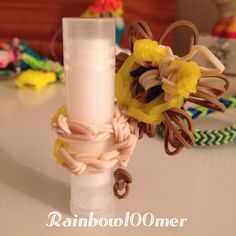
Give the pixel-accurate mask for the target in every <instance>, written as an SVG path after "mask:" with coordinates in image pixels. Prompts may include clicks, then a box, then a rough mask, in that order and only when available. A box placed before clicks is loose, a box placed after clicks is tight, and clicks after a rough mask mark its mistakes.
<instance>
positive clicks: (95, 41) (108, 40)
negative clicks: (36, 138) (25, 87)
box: [63, 18, 115, 217]
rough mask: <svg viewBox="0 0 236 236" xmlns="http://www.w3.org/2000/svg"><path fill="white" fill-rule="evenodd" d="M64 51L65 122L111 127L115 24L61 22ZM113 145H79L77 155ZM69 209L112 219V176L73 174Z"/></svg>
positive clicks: (75, 146) (107, 172) (76, 20)
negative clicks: (74, 121) (66, 119)
mask: <svg viewBox="0 0 236 236" xmlns="http://www.w3.org/2000/svg"><path fill="white" fill-rule="evenodd" d="M63 49H64V67H65V80H66V92H67V108H68V117H69V118H70V119H73V120H78V121H80V122H83V123H86V124H91V125H99V124H109V123H111V120H112V118H113V116H114V79H115V21H114V19H112V18H103V19H89V18H87V19H85V18H64V19H63ZM112 144H113V139H112V138H110V139H108V140H106V141H102V142H99V143H89V142H82V141H81V142H79V143H78V144H71V145H73V146H72V148H73V149H74V150H76V151H77V152H78V153H79V152H95V153H101V154H102V153H104V152H106V151H108V150H109V148H110V147H111V145H112ZM70 186H71V199H70V209H71V213H72V214H73V215H77V216H84V217H86V216H88V215H89V213H90V212H91V211H93V212H94V214H95V216H96V217H106V216H109V215H111V214H112V209H113V191H112V176H111V170H110V169H108V170H104V171H103V172H101V173H94V174H91V173H84V174H82V175H79V176H76V175H74V174H71V183H70Z"/></svg>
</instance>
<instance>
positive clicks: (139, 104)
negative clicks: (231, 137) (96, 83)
mask: <svg viewBox="0 0 236 236" xmlns="http://www.w3.org/2000/svg"><path fill="white" fill-rule="evenodd" d="M182 25H184V26H188V27H190V28H191V29H192V31H193V32H194V45H193V46H192V48H191V50H190V52H189V54H187V55H186V56H184V57H178V56H176V55H174V54H173V52H172V50H171V48H170V47H168V46H164V45H163V41H164V39H165V38H166V36H167V34H168V33H169V32H170V31H172V30H173V29H174V28H176V27H178V26H182ZM139 35H141V36H142V37H143V38H144V39H142V38H141V39H139V38H138V36H139ZM197 41H198V31H197V29H196V27H195V26H194V25H193V24H192V23H191V22H188V21H179V22H175V23H173V24H172V25H170V26H169V27H168V28H167V30H166V31H164V33H163V34H162V36H161V37H160V39H159V41H158V42H157V41H155V40H153V36H152V33H151V31H150V29H149V27H148V26H147V25H146V24H145V23H144V22H138V23H133V24H131V26H130V29H129V46H130V51H131V55H130V56H128V55H125V54H124V53H122V54H119V55H118V56H117V75H116V90H115V91H116V98H117V101H118V104H119V105H120V106H122V107H125V108H126V113H127V115H128V116H130V117H133V118H134V119H136V120H137V121H138V122H141V123H142V126H143V127H144V126H145V125H146V126H153V125H160V126H162V127H163V129H164V130H165V149H166V152H167V153H168V154H176V153H177V152H179V151H180V150H181V149H182V148H183V147H184V146H185V147H191V146H192V144H193V141H194V136H193V128H192V120H191V117H190V116H189V115H188V114H187V112H186V111H185V109H184V105H185V103H186V101H190V102H193V103H195V104H199V105H202V106H205V107H208V108H211V109H214V110H217V111H224V110H225V107H224V105H223V104H222V103H220V102H219V101H218V97H219V96H220V95H222V94H223V93H224V92H225V90H226V89H227V88H228V85H229V83H228V79H227V77H226V76H225V75H223V74H222V72H223V71H224V66H223V65H222V64H221V63H220V61H219V60H218V59H217V58H216V57H215V56H214V55H213V54H212V53H211V52H210V51H209V50H208V49H207V48H206V47H203V46H201V45H198V44H197ZM197 53H199V54H201V55H202V56H203V57H205V58H206V59H208V60H209V61H210V62H211V64H212V65H213V66H214V67H213V68H205V67H202V66H200V65H199V64H198V63H196V62H195V61H193V59H192V58H193V56H194V55H195V54H197ZM209 77H214V78H218V79H220V80H221V81H223V83H221V84H220V85H217V86H216V84H215V83H212V81H210V80H209V79H208V78H209ZM144 124H145V125H144ZM144 130H149V129H144ZM169 145H170V146H172V147H173V148H174V150H173V151H172V150H170V148H169Z"/></svg>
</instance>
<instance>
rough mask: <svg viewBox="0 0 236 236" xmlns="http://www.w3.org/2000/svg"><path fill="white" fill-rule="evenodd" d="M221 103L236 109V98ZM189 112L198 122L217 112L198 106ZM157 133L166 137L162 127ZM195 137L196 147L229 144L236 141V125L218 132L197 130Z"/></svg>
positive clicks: (191, 108) (223, 99) (224, 99)
mask: <svg viewBox="0 0 236 236" xmlns="http://www.w3.org/2000/svg"><path fill="white" fill-rule="evenodd" d="M219 101H220V102H221V103H223V104H224V105H225V107H226V108H227V109H230V108H234V107H236V96H233V97H225V98H220V99H219ZM187 112H188V114H189V115H190V116H191V117H192V119H193V120H196V119H197V118H199V117H205V116H208V115H210V114H212V113H214V112H215V111H214V110H211V109H208V108H205V107H201V106H197V107H190V108H188V109H187ZM157 133H158V134H159V135H161V136H164V131H163V130H162V129H161V127H160V126H157ZM194 137H195V142H194V145H195V146H213V145H223V144H227V143H229V142H233V141H236V124H235V125H232V126H230V127H227V128H223V129H218V130H200V129H196V130H195V131H194Z"/></svg>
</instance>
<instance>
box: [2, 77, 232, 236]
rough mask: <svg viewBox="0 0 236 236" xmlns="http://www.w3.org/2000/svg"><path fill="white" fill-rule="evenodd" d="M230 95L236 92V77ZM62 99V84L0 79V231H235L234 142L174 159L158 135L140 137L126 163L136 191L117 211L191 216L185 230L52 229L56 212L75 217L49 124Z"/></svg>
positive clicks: (201, 235)
mask: <svg viewBox="0 0 236 236" xmlns="http://www.w3.org/2000/svg"><path fill="white" fill-rule="evenodd" d="M229 93H230V94H234V95H235V94H236V79H235V80H233V81H232V84H231V90H230V92H229ZM64 103H65V87H64V85H63V84H54V85H50V86H49V87H47V88H45V89H44V90H42V91H39V92H33V91H25V90H20V89H17V88H15V86H14V83H13V81H12V80H10V81H7V82H6V81H0V127H1V128H0V225H1V227H0V235H4V236H8V235H12V236H16V235H17V236H18V235H19V236H31V235H35V236H39V235H57V236H59V235H63V236H64V235H83V236H86V235H102V236H105V235H120V234H122V235H131V234H133V235H144V233H145V234H146V235H161V236H165V235H171V236H178V235H181V236H222V235H225V236H235V235H236V143H231V144H227V145H225V146H220V147H211V148H192V149H190V150H184V151H182V153H181V154H179V155H178V156H175V157H168V156H167V155H166V154H165V153H164V148H163V142H162V140H161V139H160V138H154V139H148V138H144V139H143V140H141V141H139V143H138V145H137V149H136V151H135V154H134V156H133V158H132V161H131V163H130V165H129V168H128V169H129V171H130V172H131V173H132V175H133V177H134V183H133V184H132V190H131V193H130V195H129V196H128V198H127V199H126V200H122V201H118V200H116V205H117V208H116V214H115V216H122V215H123V214H124V213H125V212H126V211H130V212H140V213H145V212H148V211H150V212H152V213H153V214H154V215H155V216H156V217H169V218H173V217H184V218H188V221H187V223H186V224H185V226H184V227H183V228H155V227H151V228H145V227H138V228H132V227H128V228H111V227H110V228H109V227H106V228H101V227H96V228H88V229H86V228H69V229H67V228H47V227H46V226H45V224H46V223H47V222H48V219H47V216H48V213H49V212H50V211H53V210H58V211H61V212H63V217H69V216H70V213H69V198H70V196H69V191H70V189H69V175H68V173H67V172H66V171H65V170H64V169H63V168H61V167H60V166H58V165H56V164H55V161H54V158H53V156H52V147H53V143H54V140H55V136H54V133H53V132H52V130H51V128H50V125H49V123H50V118H51V116H52V115H53V114H54V112H55V111H56V109H57V108H58V107H59V106H60V105H62V104H64ZM201 121H202V122H201ZM235 122H236V111H235V110H231V111H229V112H227V113H226V114H224V115H222V114H220V115H213V116H210V117H208V118H204V120H200V121H197V122H196V123H195V124H196V126H198V127H202V128H207V127H208V128H216V127H224V126H227V125H229V124H232V123H235ZM200 123H201V124H200Z"/></svg>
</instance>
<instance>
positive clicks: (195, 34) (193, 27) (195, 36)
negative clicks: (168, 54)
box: [158, 20, 199, 45]
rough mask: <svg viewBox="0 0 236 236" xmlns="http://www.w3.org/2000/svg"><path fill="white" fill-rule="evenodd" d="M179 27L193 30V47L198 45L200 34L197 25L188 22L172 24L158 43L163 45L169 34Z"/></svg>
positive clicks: (181, 21)
mask: <svg viewBox="0 0 236 236" xmlns="http://www.w3.org/2000/svg"><path fill="white" fill-rule="evenodd" d="M178 27H188V28H190V29H191V31H192V33H193V45H196V44H198V38H199V32H198V29H197V27H196V25H195V24H193V23H192V22H191V21H188V20H180V21H175V22H174V23H172V24H170V25H169V26H168V27H167V28H166V29H165V30H164V31H163V32H162V34H161V36H160V38H159V40H158V42H159V44H161V45H163V43H164V41H165V40H166V38H167V36H168V34H169V33H170V32H171V31H173V30H174V29H176V28H178Z"/></svg>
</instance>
